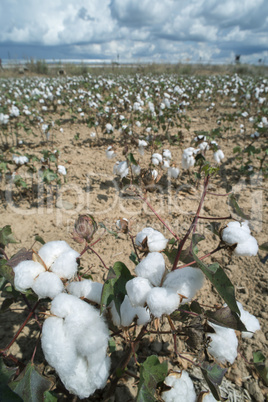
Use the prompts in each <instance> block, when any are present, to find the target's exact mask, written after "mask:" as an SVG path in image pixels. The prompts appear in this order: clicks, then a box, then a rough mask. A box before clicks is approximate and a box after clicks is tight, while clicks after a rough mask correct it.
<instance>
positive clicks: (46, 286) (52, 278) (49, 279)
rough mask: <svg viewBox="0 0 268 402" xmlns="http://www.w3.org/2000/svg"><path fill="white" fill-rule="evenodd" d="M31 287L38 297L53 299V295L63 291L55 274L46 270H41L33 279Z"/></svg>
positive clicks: (60, 282) (61, 284)
mask: <svg viewBox="0 0 268 402" xmlns="http://www.w3.org/2000/svg"><path fill="white" fill-rule="evenodd" d="M32 289H33V291H34V292H35V293H36V294H37V296H38V297H39V298H40V299H42V298H46V297H50V299H54V297H56V296H57V295H58V294H59V293H61V292H63V291H64V286H63V283H62V281H61V280H60V278H59V277H58V276H57V275H56V274H54V273H53V272H48V271H46V272H42V273H41V274H40V275H39V276H38V277H37V278H36V279H35V281H34V283H33V285H32Z"/></svg>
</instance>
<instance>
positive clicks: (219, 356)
mask: <svg viewBox="0 0 268 402" xmlns="http://www.w3.org/2000/svg"><path fill="white" fill-rule="evenodd" d="M209 325H210V326H211V327H212V328H213V329H214V330H215V333H214V334H211V333H208V334H207V335H208V336H209V337H210V338H211V342H210V343H209V345H208V351H209V353H210V354H211V355H212V356H214V357H215V359H216V360H218V361H219V362H220V363H226V361H227V362H229V363H231V364H233V363H234V361H235V359H236V356H237V346H238V340H237V337H236V334H235V330H234V329H231V328H225V327H221V326H220V325H216V324H212V323H211V322H209Z"/></svg>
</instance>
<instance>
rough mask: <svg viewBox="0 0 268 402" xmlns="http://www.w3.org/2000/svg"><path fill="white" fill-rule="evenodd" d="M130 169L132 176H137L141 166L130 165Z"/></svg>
mask: <svg viewBox="0 0 268 402" xmlns="http://www.w3.org/2000/svg"><path fill="white" fill-rule="evenodd" d="M131 170H132V173H133V174H134V176H139V174H140V172H141V167H140V166H139V165H131Z"/></svg>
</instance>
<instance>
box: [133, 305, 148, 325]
mask: <svg viewBox="0 0 268 402" xmlns="http://www.w3.org/2000/svg"><path fill="white" fill-rule="evenodd" d="M136 315H137V317H138V319H137V324H138V325H145V324H147V323H148V322H149V321H150V320H151V314H150V310H149V309H148V308H146V307H140V306H138V307H136Z"/></svg>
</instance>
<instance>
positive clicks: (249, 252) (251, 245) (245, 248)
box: [234, 236, 259, 257]
mask: <svg viewBox="0 0 268 402" xmlns="http://www.w3.org/2000/svg"><path fill="white" fill-rule="evenodd" d="M258 249H259V246H258V243H257V240H256V239H255V237H253V236H250V237H249V238H248V239H247V240H246V241H245V242H244V243H238V245H237V246H236V248H235V249H234V253H235V254H236V255H239V256H241V257H252V256H255V255H257V253H258Z"/></svg>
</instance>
